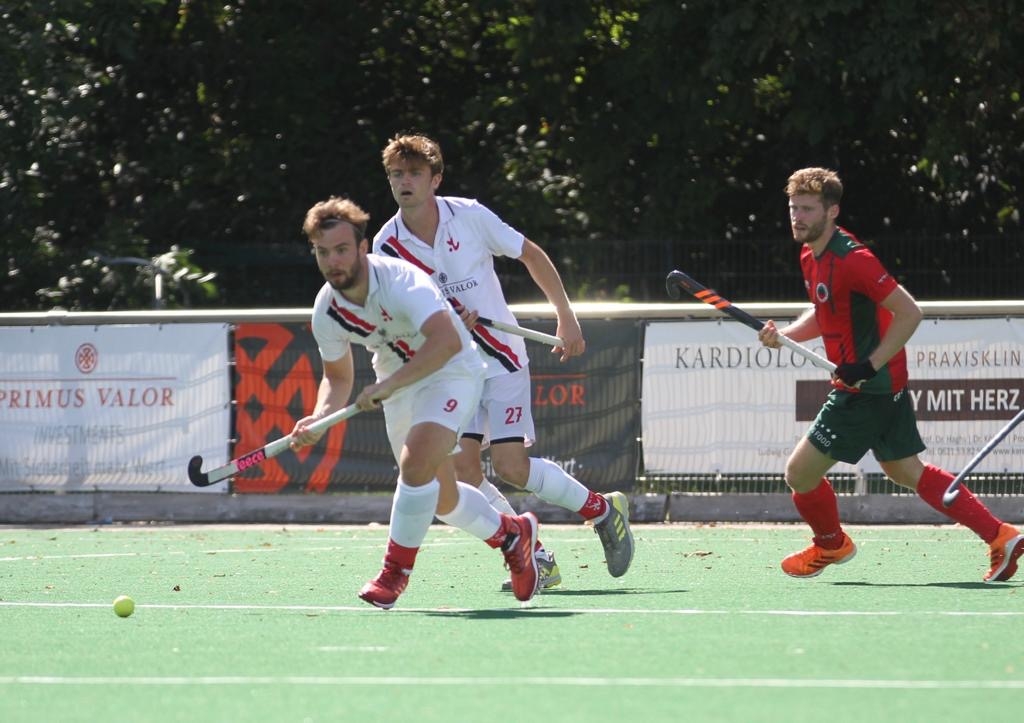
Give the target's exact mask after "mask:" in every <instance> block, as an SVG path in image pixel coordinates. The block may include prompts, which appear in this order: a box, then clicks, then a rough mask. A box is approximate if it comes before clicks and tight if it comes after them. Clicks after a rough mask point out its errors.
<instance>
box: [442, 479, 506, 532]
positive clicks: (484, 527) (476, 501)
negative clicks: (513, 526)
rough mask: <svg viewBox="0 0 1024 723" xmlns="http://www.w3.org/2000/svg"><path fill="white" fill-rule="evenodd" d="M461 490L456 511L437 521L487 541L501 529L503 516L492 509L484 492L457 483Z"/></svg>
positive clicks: (463, 483)
mask: <svg viewBox="0 0 1024 723" xmlns="http://www.w3.org/2000/svg"><path fill="white" fill-rule="evenodd" d="M455 484H456V485H458V488H459V501H458V502H457V503H455V509H453V510H452V511H451V512H449V513H448V514H447V515H438V516H437V519H439V520H441V522H443V523H445V524H446V525H451V526H452V527H458V528H459V529H460V530H465V531H466V532H468V533H469V534H471V535H473V536H474V537H479V538H480V539H481V540H484V541H487V540H489V539H491V538H492V537H494V534H495V533H496V532H497V531H498V528H499V527H501V516H500V515H499V514H498V511H497V510H496V509H494V508H493V507H491V503H490V502H488V501H487V498H486V497H484V494H483V492H481V491H480V490H478V489H477V488H476V487H474V486H473V485H468V484H466V483H465V482H456V483H455Z"/></svg>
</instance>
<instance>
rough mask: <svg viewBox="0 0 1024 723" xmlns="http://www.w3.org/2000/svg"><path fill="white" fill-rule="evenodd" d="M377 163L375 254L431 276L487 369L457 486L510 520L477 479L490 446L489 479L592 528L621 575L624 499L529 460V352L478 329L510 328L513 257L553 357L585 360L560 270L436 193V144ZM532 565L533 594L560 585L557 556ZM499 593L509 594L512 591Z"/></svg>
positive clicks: (402, 139)
mask: <svg viewBox="0 0 1024 723" xmlns="http://www.w3.org/2000/svg"><path fill="white" fill-rule="evenodd" d="M382 157H383V162H384V169H385V171H386V173H387V178H388V183H389V184H390V186H391V193H392V195H393V196H394V198H395V201H396V202H397V203H398V213H396V214H395V215H394V216H393V217H392V218H391V219H390V220H389V221H387V223H385V224H384V225H383V226H382V227H381V229H380V231H378V232H377V234H376V236H374V239H373V251H374V253H378V254H384V255H388V256H392V257H395V258H400V259H405V260H406V261H408V262H410V263H412V264H415V265H416V266H418V267H419V268H421V269H422V270H423V271H425V272H426V273H428V274H430V277H431V278H432V279H433V281H434V283H436V284H437V285H438V288H440V289H441V293H442V294H443V295H444V296H445V297H446V298H447V299H448V301H449V302H450V303H451V304H452V306H453V307H454V308H455V309H456V310H458V311H459V314H460V317H461V318H462V321H463V323H464V324H465V325H466V327H467V328H468V329H470V331H471V333H472V335H473V339H474V341H476V344H477V347H478V349H479V351H480V354H481V356H482V357H483V358H484V360H485V361H486V362H487V380H486V382H485V384H484V391H483V395H482V396H481V399H480V407H479V410H478V412H477V414H476V415H475V417H474V418H473V419H472V420H471V421H470V422H469V424H468V425H467V426H466V428H465V429H464V430H463V432H462V436H461V437H460V439H459V446H460V448H461V451H460V452H458V453H457V454H456V456H455V469H456V474H457V476H458V479H459V480H461V481H463V482H468V483H470V484H473V485H477V486H479V487H480V489H481V491H483V493H484V495H485V496H486V497H487V499H488V500H489V501H490V502H491V504H492V505H494V506H495V507H496V508H498V509H499V510H503V511H504V512H506V513H507V514H514V510H513V508H512V506H511V505H510V504H509V503H508V500H507V499H505V497H504V496H503V495H502V494H501V493H500V492H499V491H498V489H497V488H496V487H494V485H493V484H492V483H491V482H490V481H489V480H487V479H486V477H485V476H484V473H483V466H482V464H481V453H482V451H483V450H484V448H485V447H486V446H487V445H489V447H490V452H491V462H492V464H493V467H494V471H495V473H496V474H497V475H498V476H499V477H500V478H501V479H502V480H504V481H505V482H507V483H509V484H511V485H513V486H514V487H518V488H520V489H525V490H527V491H529V492H532V493H534V494H536V495H537V496H538V497H539V498H540V499H542V500H544V501H545V502H549V503H551V504H555V505H558V506H560V507H563V508H565V509H568V510H572V511H573V512H576V513H578V514H579V515H580V516H581V517H583V518H584V519H585V520H590V521H592V522H593V524H594V529H595V531H596V532H597V533H598V536H599V538H600V540H601V543H602V545H603V547H604V552H605V560H606V562H607V565H608V571H609V573H611V575H612V576H613V577H620V576H621V575H624V574H625V573H626V570H628V569H629V565H630V563H631V562H632V559H633V534H632V532H631V531H630V528H629V503H628V500H627V498H626V496H625V495H624V494H622V493H621V492H612V493H610V494H607V495H600V494H597V493H596V492H594V491H592V490H590V489H588V488H587V487H586V486H585V485H583V484H582V483H581V482H580V481H579V480H577V479H576V478H575V477H573V476H571V475H569V474H568V473H566V472H565V471H564V470H563V469H562V468H561V467H560V466H559V465H557V464H555V463H554V462H552V461H551V460H547V459H543V458H540V457H530V456H529V454H528V452H527V446H528V445H530V444H532V443H533V441H534V423H533V413H532V410H531V406H530V405H531V397H530V371H529V366H528V365H529V359H528V357H527V356H526V345H525V343H524V341H523V339H522V338H521V337H518V336H515V335H512V334H506V333H504V332H500V331H497V330H495V329H492V328H488V327H485V326H483V325H482V324H479V323H477V319H478V318H479V317H481V316H483V317H486V318H489V319H492V320H496V321H502V322H506V323H510V324H515V317H514V316H513V315H512V312H511V310H510V309H509V307H508V303H507V302H506V301H505V295H504V293H503V291H502V289H501V285H500V283H499V281H498V277H497V274H496V273H495V271H494V257H495V256H507V257H510V258H514V259H517V260H519V261H520V262H521V263H522V264H523V265H524V266H526V269H527V271H528V272H529V274H530V277H531V278H532V279H533V281H534V283H536V284H537V286H538V287H539V288H540V290H541V291H542V292H543V294H544V296H545V297H546V298H547V300H548V301H549V302H550V303H551V305H552V306H553V307H554V309H555V313H556V315H557V317H558V327H557V331H556V333H557V335H558V337H559V338H561V339H562V340H563V342H564V344H563V345H562V346H561V347H556V348H555V349H554V352H555V353H558V354H560V355H561V357H560V358H561V361H563V362H564V361H566V360H567V359H569V358H570V357H573V356H577V355H579V354H582V353H583V351H584V350H585V348H586V343H585V341H584V339H583V332H582V330H581V329H580V325H579V322H578V321H577V319H576V315H575V313H574V312H573V310H572V306H571V305H570V303H569V298H568V296H567V295H566V293H565V288H564V286H563V284H562V279H561V277H560V276H559V274H558V271H557V269H555V266H554V264H553V263H552V262H551V259H550V258H549V257H548V255H547V254H546V253H544V251H543V250H542V249H541V248H540V247H539V246H538V245H537V244H535V243H534V242H533V241H531V240H530V239H528V238H526V237H525V236H524V235H523V234H522V233H520V232H519V231H517V230H515V229H514V228H512V227H511V226H509V225H508V224H506V223H505V222H504V221H502V220H501V219H500V218H498V216H497V215H495V214H494V213H493V212H492V211H490V210H489V209H488V208H487V207H485V206H483V205H482V204H480V203H479V202H477V201H476V200H473V199H466V198H458V197H454V196H438V195H436V193H437V189H438V187H439V186H440V185H441V179H442V176H443V173H444V161H443V158H442V156H441V148H440V146H438V144H437V143H436V142H435V141H433V140H432V139H430V138H428V137H426V136H423V135H399V136H396V137H395V138H393V139H392V140H391V141H390V142H389V143H388V144H387V146H386V147H385V148H384V151H383V153H382ZM536 557H537V562H538V565H539V569H540V586H541V587H542V588H549V587H553V586H555V585H557V584H559V583H560V582H561V574H560V572H559V569H558V566H557V564H556V563H555V560H554V556H553V555H552V554H550V553H549V552H548V551H546V550H544V548H543V546H541V545H540V543H538V544H537V549H536ZM504 587H505V588H506V589H508V588H509V587H510V583H509V582H506V583H505V586H504Z"/></svg>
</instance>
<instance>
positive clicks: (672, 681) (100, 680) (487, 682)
mask: <svg viewBox="0 0 1024 723" xmlns="http://www.w3.org/2000/svg"><path fill="white" fill-rule="evenodd" d="M0 685H5V686H11V685H103V686H124V685H135V686H205V685H212V686H224V685H245V686H253V685H286V686H335V687H361V686H369V687H394V686H421V687H437V686H462V687H467V686H478V687H489V688H490V687H495V688H497V687H500V688H507V687H509V686H522V687H529V688H537V687H540V686H543V687H556V688H562V687H566V686H571V687H580V688H594V687H601V688H776V689H779V688H782V689H801V690H804V689H808V688H815V689H857V690H991V691H995V690H1012V691H1016V690H1024V680H872V679H857V678H848V679H841V678H794V679H789V678H639V677H633V678H620V677H611V678H598V677H555V676H543V677H540V676H538V677H507V676H502V677H472V678H471V677H429V676H428V677H410V676H306V675H279V676H270V675H256V676H247V675H216V676H203V675H196V676H176V675H168V676H53V675H7V676H0Z"/></svg>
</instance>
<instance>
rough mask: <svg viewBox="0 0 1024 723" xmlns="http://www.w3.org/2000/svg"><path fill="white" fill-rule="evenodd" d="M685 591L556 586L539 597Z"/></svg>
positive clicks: (679, 591) (674, 591)
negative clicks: (588, 588) (587, 588)
mask: <svg viewBox="0 0 1024 723" xmlns="http://www.w3.org/2000/svg"><path fill="white" fill-rule="evenodd" d="M684 592H689V590H663V589H661V588H658V589H649V588H636V587H622V588H616V589H614V590H573V589H567V590H563V589H561V588H557V587H556V588H554V589H551V590H545V591H544V592H542V593H540V594H539V595H538V596H537V597H538V598H541V599H543V598H546V597H555V596H558V597H598V596H602V595H671V594H673V593H679V594H681V593H684Z"/></svg>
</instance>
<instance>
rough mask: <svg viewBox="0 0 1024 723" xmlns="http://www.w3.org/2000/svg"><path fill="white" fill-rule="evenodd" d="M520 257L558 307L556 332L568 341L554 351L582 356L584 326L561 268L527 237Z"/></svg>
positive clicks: (584, 345)
mask: <svg viewBox="0 0 1024 723" xmlns="http://www.w3.org/2000/svg"><path fill="white" fill-rule="evenodd" d="M519 260H520V261H521V262H522V263H523V265H524V266H525V267H526V270H527V271H529V272H530V278H532V279H533V282H534V283H535V284H537V287H538V288H539V289H540V290H541V291H542V292H544V296H545V297H546V298H547V300H548V302H549V303H550V304H551V305H552V306H554V307H555V314H556V315H557V316H558V329H557V330H556V331H555V334H556V336H558V337H559V338H560V339H563V340H564V341H565V345H564V346H562V347H555V348H554V349H553V351H554V352H555V353H560V354H561V361H565V360H566V359H568V358H569V357H574V356H579V355H580V354H582V353H583V352H584V351H585V350H586V348H587V343H586V341H585V340H584V339H583V330H582V329H581V328H580V322H579V320H578V319H577V318H576V312H574V311H573V310H572V305H571V304H570V303H569V296H568V294H566V293H565V286H564V285H563V284H562V277H561V276H560V275H559V274H558V269H556V268H555V265H554V264H553V263H552V262H551V259H550V257H548V255H547V254H546V253H545V252H544V249H542V248H541V247H540V246H538V245H537V244H535V243H534V242H533V241H531V240H530V239H528V238H524V239H523V252H522V254H520V256H519Z"/></svg>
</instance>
